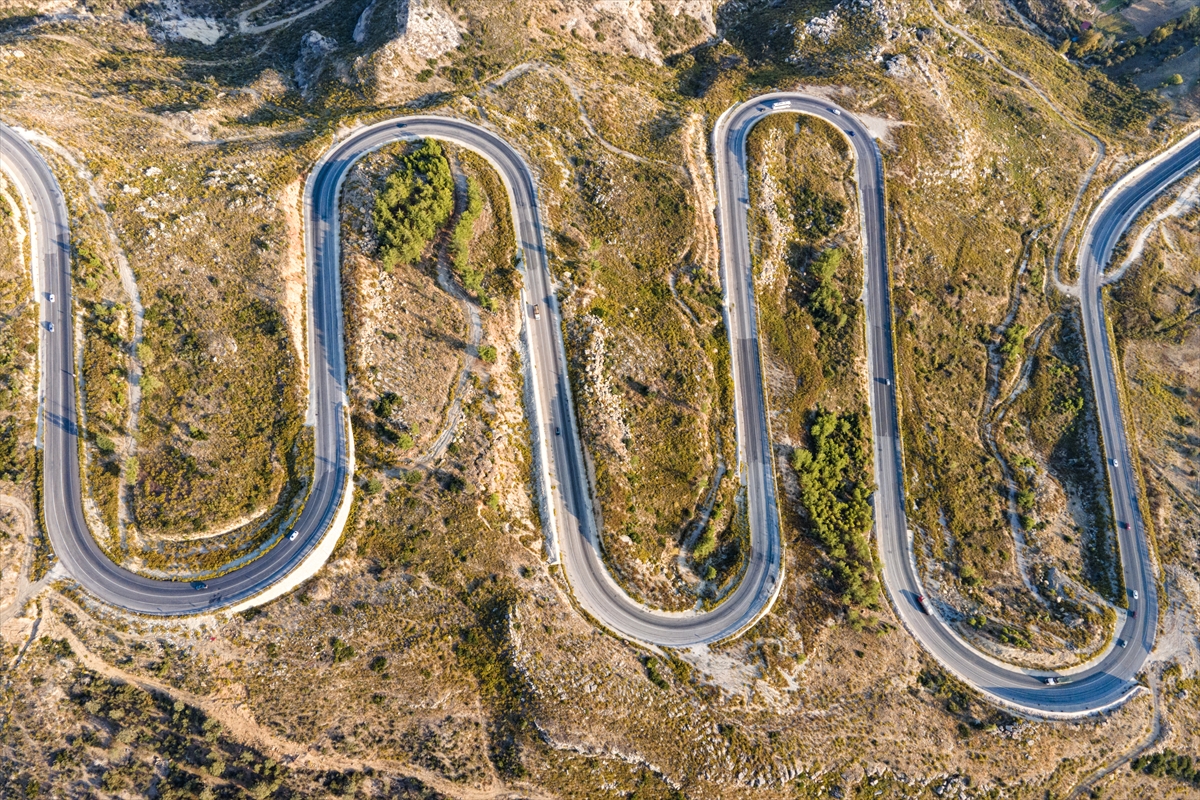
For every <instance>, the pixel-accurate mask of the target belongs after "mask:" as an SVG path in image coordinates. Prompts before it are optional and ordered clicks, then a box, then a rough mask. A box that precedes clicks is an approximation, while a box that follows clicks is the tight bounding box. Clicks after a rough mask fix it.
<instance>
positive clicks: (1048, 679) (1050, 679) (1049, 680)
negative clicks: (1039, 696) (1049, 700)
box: [1042, 678, 1058, 686]
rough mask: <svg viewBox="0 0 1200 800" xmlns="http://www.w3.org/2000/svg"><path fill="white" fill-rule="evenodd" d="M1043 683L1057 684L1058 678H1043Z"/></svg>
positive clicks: (1048, 684)
mask: <svg viewBox="0 0 1200 800" xmlns="http://www.w3.org/2000/svg"><path fill="white" fill-rule="evenodd" d="M1042 683H1044V684H1046V685H1047V686H1057V685H1058V678H1042Z"/></svg>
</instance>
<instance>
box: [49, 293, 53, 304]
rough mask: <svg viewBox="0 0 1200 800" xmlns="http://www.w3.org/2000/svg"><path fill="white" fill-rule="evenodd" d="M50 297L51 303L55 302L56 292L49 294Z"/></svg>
mask: <svg viewBox="0 0 1200 800" xmlns="http://www.w3.org/2000/svg"><path fill="white" fill-rule="evenodd" d="M48 297H49V299H50V302H51V303H53V302H54V292H51V293H50V294H49V295H48Z"/></svg>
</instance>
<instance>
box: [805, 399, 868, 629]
mask: <svg viewBox="0 0 1200 800" xmlns="http://www.w3.org/2000/svg"><path fill="white" fill-rule="evenodd" d="M809 436H810V441H809V449H807V450H805V449H797V450H796V452H795V455H794V456H793V457H792V466H793V467H794V468H795V470H796V472H797V473H798V475H799V478H800V494H801V501H802V502H803V504H804V507H805V509H807V510H808V517H809V523H810V525H811V530H812V532H813V533H814V534H815V535H816V537H817V538H818V539H820V540H821V543H822V544H824V545H825V549H826V552H827V553H828V554H829V557H830V558H831V559H832V560H833V568H832V570H830V571H829V576H828V577H831V578H834V579H835V580H836V582H837V588H838V591H840V592H841V593H842V600H843V601H844V602H845V603H847V604H853V605H868V606H873V605H875V603H877V602H878V600H879V584H878V582H877V581H876V580H875V559H874V554H873V553H872V552H871V545H870V543H869V542H868V541H867V538H866V534H867V532H868V531H869V530H870V529H871V506H870V504H869V503H868V502H867V499H868V497H869V496H870V494H871V482H870V480H869V478H868V477H867V474H866V464H867V453H866V448H865V447H864V446H863V444H864V442H865V441H866V432H865V431H864V430H863V427H862V419H861V418H860V416H859V415H858V414H842V415H839V414H835V413H832V412H829V411H825V410H824V409H817V411H816V412H815V413H814V414H813V417H812V425H811V426H810V427H809Z"/></svg>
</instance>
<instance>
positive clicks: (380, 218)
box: [373, 139, 454, 268]
mask: <svg viewBox="0 0 1200 800" xmlns="http://www.w3.org/2000/svg"><path fill="white" fill-rule="evenodd" d="M453 211H454V180H453V178H452V177H451V176H450V164H449V162H448V161H447V160H446V156H445V154H444V153H443V152H442V148H441V145H439V144H438V143H437V142H435V141H433V140H431V139H427V140H425V141H424V142H423V143H422V144H421V145H420V147H418V148H417V149H416V150H414V151H413V152H411V153H408V154H406V155H405V156H404V157H403V158H401V159H400V167H399V168H398V169H396V170H394V171H393V172H392V173H391V174H390V175H388V176H387V180H386V182H385V184H384V188H383V189H382V190H381V191H380V192H379V194H378V195H377V196H376V197H375V211H374V214H373V219H374V221H375V230H376V233H377V235H378V237H379V255H380V257H382V259H383V263H384V266H385V267H388V268H390V267H392V266H393V265H395V264H398V263H410V262H412V261H415V260H416V259H417V258H418V257H420V255H421V253H422V252H423V251H424V250H425V246H426V245H427V244H428V243H429V240H430V239H432V238H433V234H434V233H436V232H437V230H438V228H440V227H442V226H443V225H445V224H446V221H447V220H448V219H449V218H450V214H451V212H453Z"/></svg>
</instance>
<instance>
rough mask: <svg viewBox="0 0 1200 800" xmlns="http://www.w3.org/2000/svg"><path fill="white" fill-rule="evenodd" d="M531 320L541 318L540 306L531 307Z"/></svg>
mask: <svg viewBox="0 0 1200 800" xmlns="http://www.w3.org/2000/svg"><path fill="white" fill-rule="evenodd" d="M533 318H534V319H541V318H542V307H541V306H540V305H535V306H534V307H533Z"/></svg>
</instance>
